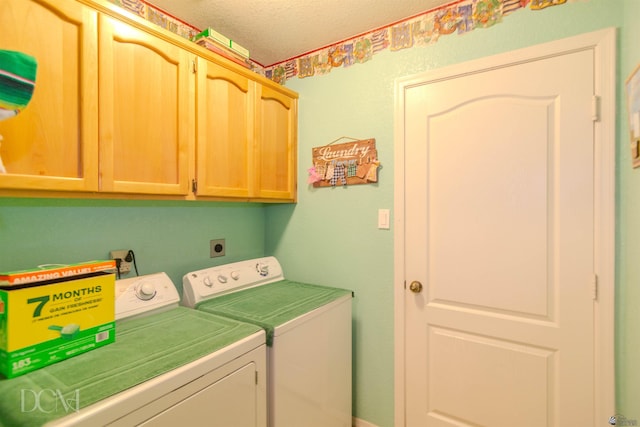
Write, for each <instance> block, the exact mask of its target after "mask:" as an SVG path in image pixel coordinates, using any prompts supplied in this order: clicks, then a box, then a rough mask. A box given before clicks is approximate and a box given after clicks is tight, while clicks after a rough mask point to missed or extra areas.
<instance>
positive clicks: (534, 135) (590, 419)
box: [400, 49, 601, 427]
mask: <svg viewBox="0 0 640 427" xmlns="http://www.w3.org/2000/svg"><path fill="white" fill-rule="evenodd" d="M595 62H596V53H595V51H594V50H593V49H581V50H575V51H571V52H567V53H564V54H562V55H547V56H545V57H542V58H537V59H532V60H527V61H513V62H509V61H506V62H505V63H503V64H498V65H496V64H494V65H493V66H487V67H481V68H478V69H475V70H469V69H466V70H465V71H464V72H460V73H453V74H450V75H447V76H438V77H437V78H431V79H429V78H427V79H425V80H424V81H421V82H414V83H413V84H410V85H406V86H404V87H403V102H404V104H403V107H404V112H403V123H402V126H403V128H404V129H403V131H404V153H403V159H402V162H403V167H404V192H403V196H402V197H403V199H404V200H403V207H402V208H403V209H402V210H403V221H404V227H403V230H402V231H403V236H402V239H401V240H402V241H403V245H404V247H403V248H402V252H403V258H404V262H403V270H404V271H403V274H404V281H405V283H406V290H405V291H404V292H403V293H402V297H401V298H403V301H402V304H403V310H404V323H403V329H404V337H403V340H404V351H403V360H402V362H401V363H402V364H403V370H402V371H403V376H404V377H403V378H402V380H401V383H403V386H404V390H403V395H404V404H405V407H404V410H405V412H404V414H403V416H402V417H400V418H404V419H405V422H404V425H406V426H410V427H423V426H490V427H500V426H505V427H506V426H519V427H526V426H531V427H541V426H567V425H580V426H594V425H595V421H594V413H595V410H594V408H595V407H596V406H597V405H595V396H596V394H597V393H596V390H595V387H596V377H595V372H596V371H597V369H598V368H597V366H596V356H595V354H596V350H594V349H595V348H596V335H595V332H596V331H595V329H594V328H595V326H594V325H596V299H597V295H596V293H595V291H596V288H595V281H596V279H597V276H596V274H597V265H596V264H597V263H596V256H597V255H596V253H597V251H596V239H597V237H596V229H597V224H596V221H597V219H596V215H597V209H596V208H595V206H596V197H597V191H596V184H595V181H596V179H595V178H596V175H597V173H596V166H595V165H596V159H595V157H594V153H595V152H596V150H595V141H596V138H595V135H594V127H595V125H594V123H595V122H596V121H597V120H598V117H597V111H596V110H594V88H595V81H596V76H595V69H596V67H595V66H594V64H595ZM412 282H415V283H414V284H413V286H411V284H412ZM418 283H419V284H420V285H422V290H420V289H419V288H420V286H418ZM411 288H413V289H411ZM598 425H601V423H599V424H598Z"/></svg>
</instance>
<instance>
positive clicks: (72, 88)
mask: <svg viewBox="0 0 640 427" xmlns="http://www.w3.org/2000/svg"><path fill="white" fill-rule="evenodd" d="M0 48H1V49H7V50H16V51H20V52H23V53H27V54H29V55H32V56H34V57H35V58H36V60H37V63H38V68H37V75H36V85H35V90H34V93H33V97H32V99H31V102H30V103H29V105H28V106H27V107H26V108H25V109H24V110H23V111H22V112H21V113H20V114H18V115H17V116H15V117H12V118H10V119H7V120H4V121H0V135H2V136H3V138H4V140H3V141H2V142H1V144H2V145H1V146H0V156H2V161H3V163H4V165H5V167H6V169H7V173H6V174H0V189H13V190H15V189H31V190H61V191H95V190H97V189H98V175H97V172H96V171H97V169H98V128H97V125H98V116H97V114H98V106H97V102H98V84H97V81H98V70H97V61H98V55H97V13H96V12H95V11H93V10H91V9H89V8H87V7H84V6H82V5H80V4H79V3H77V2H75V1H73V0H2V5H1V6H0Z"/></svg>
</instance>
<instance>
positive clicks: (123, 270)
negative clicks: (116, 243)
mask: <svg viewBox="0 0 640 427" xmlns="http://www.w3.org/2000/svg"><path fill="white" fill-rule="evenodd" d="M128 254H129V249H119V250H115V251H111V252H109V255H110V256H111V259H116V258H120V259H121V260H122V261H120V274H127V273H129V272H130V271H131V261H126V258H127V255H128Z"/></svg>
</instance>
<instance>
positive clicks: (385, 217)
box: [378, 209, 390, 230]
mask: <svg viewBox="0 0 640 427" xmlns="http://www.w3.org/2000/svg"><path fill="white" fill-rule="evenodd" d="M389 217H390V214H389V209H378V228H379V229H381V230H388V229H389Z"/></svg>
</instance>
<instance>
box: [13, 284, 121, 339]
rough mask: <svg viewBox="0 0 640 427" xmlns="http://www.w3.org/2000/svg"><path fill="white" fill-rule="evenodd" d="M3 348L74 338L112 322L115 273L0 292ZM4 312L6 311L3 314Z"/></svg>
mask: <svg viewBox="0 0 640 427" xmlns="http://www.w3.org/2000/svg"><path fill="white" fill-rule="evenodd" d="M0 300H1V301H2V302H0V305H1V306H2V310H0V348H2V349H3V350H6V351H9V352H10V351H15V350H17V349H21V348H24V347H28V346H32V345H35V344H38V343H42V342H45V341H51V340H58V339H61V340H62V341H71V340H73V339H74V338H76V337H77V336H79V334H80V333H81V331H84V330H88V329H90V328H94V327H96V326H99V325H102V324H105V323H109V322H113V320H114V311H115V308H114V305H115V286H114V276H113V274H106V275H100V276H95V277H87V278H83V279H77V280H72V281H68V282H60V283H53V284H49V285H43V286H34V287H30V288H24V289H16V290H9V291H7V290H1V291H0ZM2 312H4V313H2Z"/></svg>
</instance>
